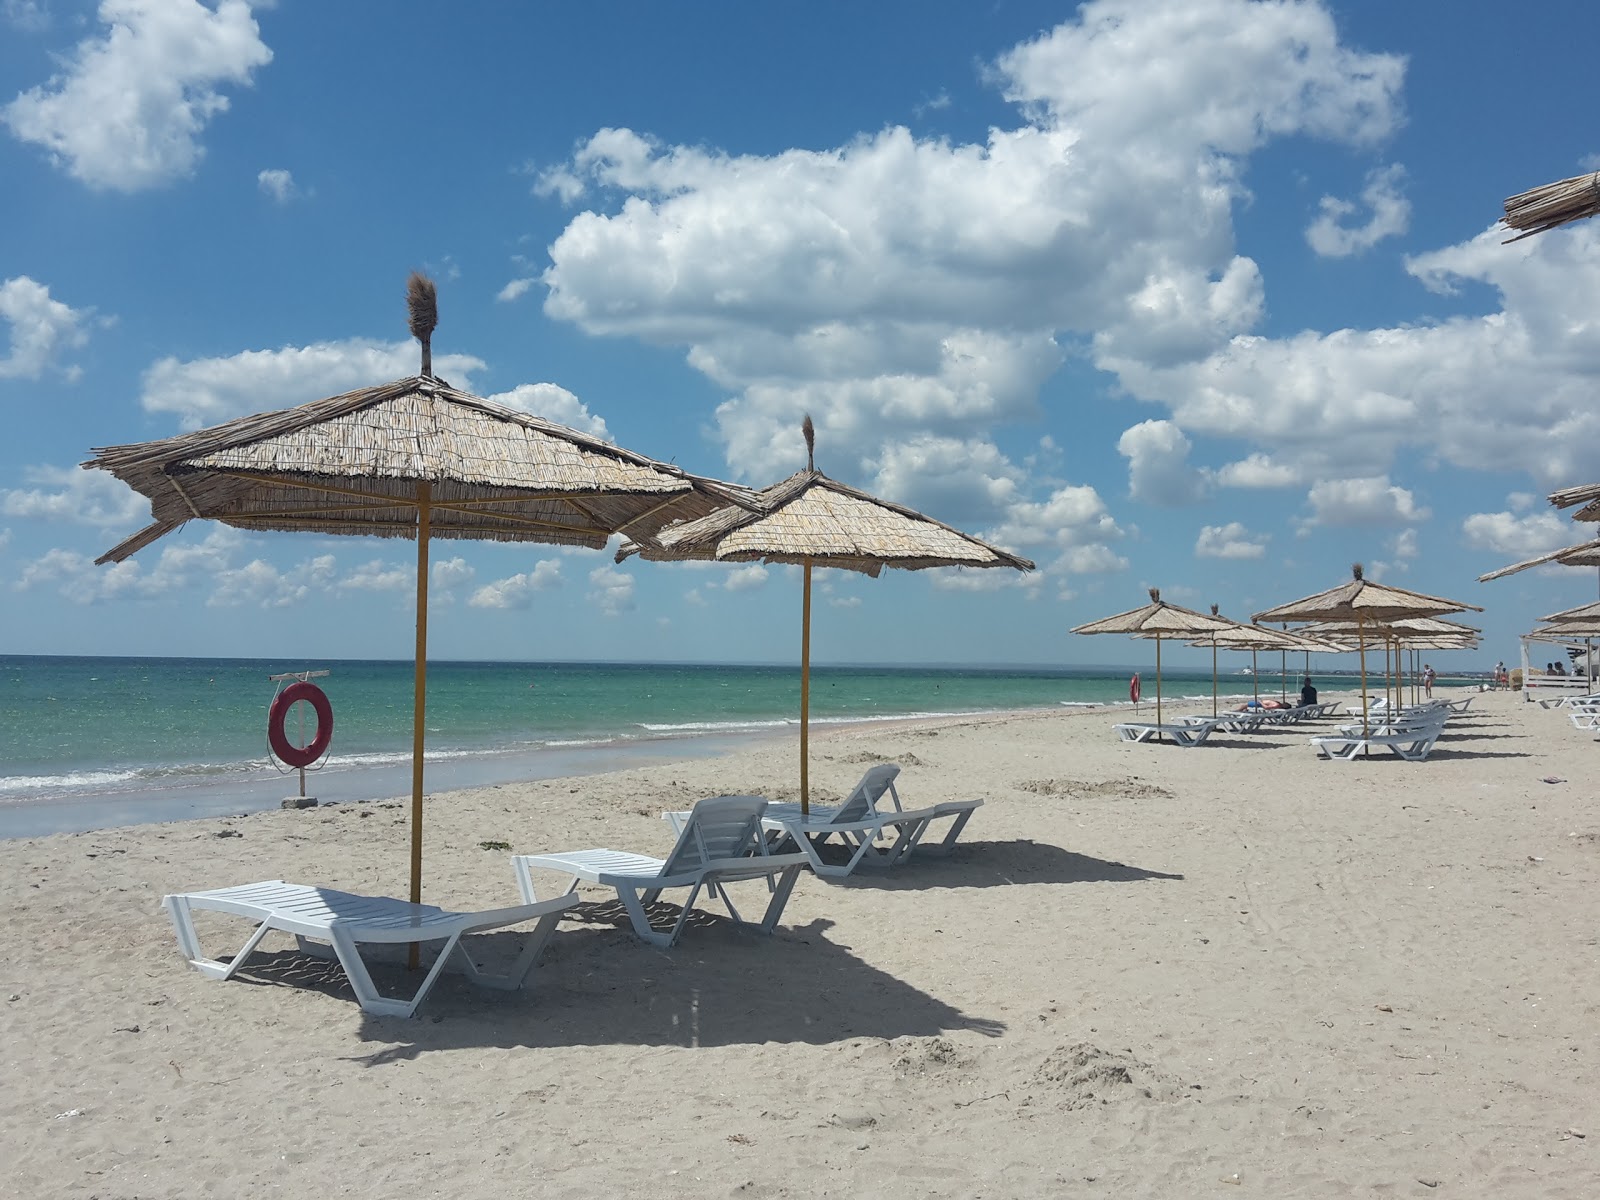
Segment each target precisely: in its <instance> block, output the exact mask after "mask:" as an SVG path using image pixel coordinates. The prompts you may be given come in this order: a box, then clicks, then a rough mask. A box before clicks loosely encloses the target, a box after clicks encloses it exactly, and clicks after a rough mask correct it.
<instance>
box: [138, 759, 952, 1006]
mask: <svg viewBox="0 0 1600 1200" xmlns="http://www.w3.org/2000/svg"><path fill="white" fill-rule="evenodd" d="M899 773H900V768H899V767H898V766H895V765H893V764H889V763H885V764H882V765H880V766H876V767H873V768H872V769H871V770H869V771H868V772H867V773H866V774H865V775H864V776H863V777H862V779H861V782H860V783H858V784H857V785H856V787H855V788H854V789H853V790H852V791H851V793H850V794H849V795H848V796H847V797H845V800H844V802H843V803H842V804H839V805H837V806H834V807H819V808H814V809H812V810H811V811H810V812H809V813H801V812H800V811H799V807H800V806H799V805H790V804H769V803H768V802H767V801H766V800H765V799H763V798H762V797H760V796H713V797H710V798H708V799H705V800H701V801H700V802H699V803H698V804H696V805H695V806H694V808H693V809H691V810H689V811H687V812H675V813H663V814H662V815H663V816H664V817H665V818H667V819H668V820H670V821H671V822H672V824H673V827H674V829H676V830H677V833H678V838H677V842H676V844H675V845H674V846H673V848H672V850H671V852H670V853H669V854H668V855H667V857H666V858H654V857H652V856H650V855H645V854H634V853H630V852H627V851H621V850H607V849H594V850H575V851H566V852H560V853H552V854H522V855H515V856H513V857H512V860H511V866H512V874H513V877H514V878H515V880H516V883H517V886H518V888H519V890H520V891H521V893H522V898H523V901H524V903H522V904H520V905H515V906H513V907H510V908H499V909H491V910H488V911H486V912H451V911H448V910H445V909H441V908H437V907H435V906H433V905H429V904H412V903H409V902H407V901H403V900H394V899H390V898H388V897H373V896H357V895H352V894H350V893H348V892H339V891H334V890H332V889H328V888H317V887H307V886H305V885H302V884H293V883H285V882H284V881H282V880H277V879H274V880H266V881H263V882H260V883H252V884H244V885H242V886H238V887H227V888H217V889H213V890H210V891H198V892H184V893H178V894H175V895H170V896H167V897H165V898H164V899H163V901H162V904H163V906H164V907H165V908H166V910H167V914H168V916H169V917H170V918H171V920H172V925H173V929H174V930H175V931H176V933H177V938H178V948H179V951H180V952H181V953H182V954H183V956H184V957H185V958H186V959H188V960H189V962H190V963H191V965H193V966H194V967H195V968H196V969H198V970H199V971H200V972H201V973H202V974H204V975H205V976H206V977H207V978H209V979H219V980H221V979H228V978H230V977H231V976H232V975H233V974H234V973H235V972H237V971H238V970H239V968H240V967H241V966H243V965H244V963H245V961H246V960H247V959H248V958H249V957H250V955H251V954H252V953H253V952H254V951H255V950H256V948H257V946H258V945H259V944H260V942H261V940H262V938H263V937H265V936H266V935H267V934H268V933H270V932H272V931H274V930H278V931H280V932H283V933H288V934H291V935H293V936H294V938H295V941H296V944H297V946H298V947H299V949H300V950H301V951H302V952H304V953H312V954H319V955H322V956H331V957H333V958H336V959H337V960H338V962H339V965H340V966H341V967H343V969H344V973H345V975H346V976H347V977H348V978H349V980H350V984H351V987H352V989H353V990H354V991H355V994H356V999H357V1000H358V1001H359V1002H360V1004H361V1007H362V1009H364V1010H365V1011H367V1012H369V1013H372V1014H374V1015H377V1016H401V1017H409V1016H411V1015H412V1014H413V1013H415V1012H416V1010H417V1006H418V1005H420V1004H421V1003H422V1001H423V1000H424V999H425V998H426V996H427V995H428V992H429V991H430V990H431V989H432V988H433V985H434V983H435V982H436V981H437V980H438V977H439V975H440V973H441V972H442V971H444V970H446V969H450V968H455V969H459V970H460V971H462V973H463V974H465V975H466V976H467V978H468V979H469V980H471V981H472V982H474V983H477V984H480V985H483V986H486V987H495V988H503V989H516V988H519V987H521V986H522V984H523V981H524V980H525V979H526V977H527V975H528V972H529V971H530V970H531V969H532V967H533V965H534V963H535V962H536V961H537V959H538V957H539V955H540V954H541V953H542V951H543V950H544V947H545V945H546V944H547V943H548V942H549V940H550V938H551V936H552V935H553V934H554V933H555V929H556V925H557V923H558V922H559V921H560V919H561V917H562V916H563V914H565V913H566V912H568V911H569V910H570V909H572V908H573V907H574V906H576V905H577V904H578V903H579V899H578V896H577V895H576V888H577V885H578V883H579V882H580V881H582V882H587V883H593V884H598V885H600V886H602V887H608V888H614V889H615V890H616V893H617V898H618V900H619V901H620V902H621V904H622V907H623V909H624V911H625V912H626V913H627V914H628V918H629V921H630V923H631V924H632V926H633V930H634V932H635V933H636V934H637V935H638V936H639V937H640V938H641V939H642V940H644V941H646V942H648V943H650V944H652V945H655V946H661V947H668V946H671V945H672V944H673V943H675V942H676V941H677V940H678V937H679V935H680V934H681V933H682V932H683V928H684V925H685V923H686V922H687V920H688V918H689V914H690V913H691V911H692V910H693V908H694V905H695V901H696V900H697V899H699V897H700V896H701V895H702V894H705V895H707V896H710V897H712V898H715V899H718V900H720V901H721V902H722V904H723V905H724V907H726V908H727V910H728V913H729V916H730V917H731V918H732V919H733V921H734V922H735V923H736V924H738V925H741V926H747V927H754V928H759V929H760V930H761V931H762V932H764V933H771V932H772V931H773V929H774V928H776V926H777V924H778V922H779V920H780V919H781V918H782V916H783V910H784V908H785V906H786V905H787V904H788V902H789V897H790V895H791V893H792V892H793V891H794V886H795V883H796V881H797V880H798V878H799V875H800V873H801V871H803V870H805V869H807V868H810V869H811V870H812V871H814V872H815V873H816V874H818V875H820V876H823V877H824V878H833V879H836V878H839V877H841V876H845V875H849V874H850V873H851V872H853V871H854V870H855V869H856V868H857V867H858V866H863V865H872V866H880V867H892V866H898V865H901V864H903V863H905V862H906V861H908V860H909V859H911V858H912V856H913V855H914V854H915V855H917V856H918V857H921V856H923V855H926V854H930V853H938V852H944V851H948V850H949V849H950V848H951V847H952V846H953V845H954V844H955V842H956V839H957V838H958V837H960V835H961V832H962V830H963V829H965V827H966V824H967V821H968V820H969V819H970V818H971V816H972V814H973V812H974V811H976V809H977V808H978V807H980V806H981V805H982V803H983V801H981V800H968V801H956V802H949V803H942V804H936V805H932V806H930V807H927V808H923V809H916V810H908V809H906V808H904V806H903V805H902V804H901V801H900V796H899V793H898V792H897V791H896V790H895V787H894V780H895V777H896V776H897V775H898V774H899ZM886 794H887V795H888V796H889V798H890V805H889V806H884V807H880V802H881V801H882V800H883V798H884V796H885V795H886ZM946 821H948V822H949V824H948V826H945V827H944V833H943V837H942V838H941V839H939V840H938V841H929V840H927V835H928V834H929V832H930V831H931V830H933V829H934V828H935V827H936V826H941V825H943V823H944V822H946ZM833 838H838V839H839V841H840V843H841V845H842V846H843V847H844V848H845V851H846V858H845V861H843V862H839V861H837V860H836V859H834V858H833V857H831V855H830V856H825V854H824V850H825V849H826V848H827V847H828V844H829V842H830V840H831V839H833ZM539 871H547V872H553V873H557V874H559V875H563V876H565V878H566V882H565V885H564V888H563V889H562V890H560V892H559V894H557V895H555V896H553V897H550V898H546V899H543V900H541V899H540V898H539V897H538V895H537V894H536V890H535V880H536V876H535V872H539ZM754 880H761V881H764V882H765V883H766V885H767V891H768V899H767V905H766V911H765V912H764V914H763V916H762V918H761V920H760V921H759V922H747V921H745V920H744V919H743V918H742V917H741V916H740V915H739V912H738V910H737V909H736V908H735V907H734V905H733V901H732V899H731V898H730V897H729V895H728V890H727V889H728V885H729V884H731V883H740V882H748V881H754ZM680 888H686V889H688V894H687V897H686V898H685V900H684V901H683V904H682V905H681V907H680V908H679V911H678V914H677V916H676V919H675V920H674V921H673V922H672V924H671V925H670V926H669V927H667V928H665V929H661V928H657V927H656V926H655V925H653V924H652V923H651V920H650V914H649V912H648V911H647V906H649V905H652V904H654V903H655V902H656V901H657V900H658V899H659V898H660V896H661V894H662V893H663V892H665V891H668V890H675V889H680ZM197 911H207V912H218V913H226V914H231V915H233V916H240V917H247V918H249V919H251V920H253V921H255V922H256V928H255V930H254V932H252V933H251V935H250V936H249V938H248V939H247V940H246V941H245V943H244V945H243V947H242V948H241V949H240V950H239V951H237V952H236V953H235V954H234V955H232V956H231V958H229V959H227V960H222V959H215V958H210V957H208V956H207V955H206V954H205V953H204V951H203V950H202V949H201V946H200V938H199V935H198V933H197V931H196V927H195V921H194V913H195V912H197ZM529 922H533V923H534V929H533V931H532V933H531V934H529V936H528V938H527V940H526V941H525V943H524V945H523V948H522V951H521V953H520V955H519V956H518V957H517V959H516V961H515V962H514V963H513V964H512V966H511V968H510V969H509V970H508V971H506V972H505V973H503V974H500V975H489V974H485V973H484V972H482V971H480V970H479V968H478V966H477V965H476V964H475V963H474V962H473V960H472V958H471V956H470V955H469V954H468V953H467V950H466V947H465V945H464V944H463V939H464V938H465V937H466V935H468V934H476V933H483V932H487V931H489V930H493V929H502V928H506V927H508V926H513V925H522V924H527V923H529ZM412 943H430V944H431V943H439V944H440V949H439V951H438V954H437V957H436V958H435V959H434V961H433V964H432V967H431V968H430V970H429V971H428V973H427V975H426V976H425V977H424V978H423V980H422V982H421V983H420V984H419V985H418V986H417V988H416V990H415V992H414V993H413V994H412V995H411V996H410V997H408V998H393V997H386V996H383V995H382V994H380V992H379V991H378V989H377V987H376V986H375V985H374V983H373V981H372V976H371V974H370V972H369V970H368V968H367V964H366V962H365V961H364V960H363V958H362V955H361V950H360V947H361V946H363V945H368V946H371V945H377V946H380V947H381V946H385V945H387V946H397V945H408V944H412Z"/></svg>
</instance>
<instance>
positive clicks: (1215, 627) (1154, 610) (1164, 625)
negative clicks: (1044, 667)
mask: <svg viewBox="0 0 1600 1200" xmlns="http://www.w3.org/2000/svg"><path fill="white" fill-rule="evenodd" d="M1235 624H1236V622H1234V621H1230V620H1228V619H1227V618H1226V617H1208V616H1206V615H1205V614H1204V613H1197V612H1195V611H1194V609H1192V608H1184V607H1183V606H1182V605H1180V604H1168V603H1167V602H1166V601H1165V600H1163V599H1162V598H1161V589H1160V588H1151V589H1150V603H1149V604H1146V605H1145V606H1144V607H1143V608H1130V609H1129V610H1128V611H1127V612H1120V613H1116V614H1115V615H1113V616H1109V617H1101V618H1100V620H1098V621H1090V622H1089V623H1088V624H1087V625H1078V626H1075V627H1074V628H1073V630H1072V632H1073V633H1121V634H1127V635H1128V636H1130V637H1150V638H1154V639H1155V643H1156V724H1157V725H1159V724H1161V639H1162V638H1164V637H1165V638H1174V637H1176V638H1185V639H1188V638H1195V637H1199V636H1200V635H1202V634H1208V633H1220V632H1222V631H1224V630H1226V629H1228V628H1230V627H1231V626H1233V625H1235Z"/></svg>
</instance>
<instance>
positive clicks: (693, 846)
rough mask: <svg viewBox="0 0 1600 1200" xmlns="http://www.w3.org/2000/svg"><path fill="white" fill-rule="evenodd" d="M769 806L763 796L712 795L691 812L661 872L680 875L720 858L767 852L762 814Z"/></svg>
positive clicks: (741, 856)
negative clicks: (763, 835)
mask: <svg viewBox="0 0 1600 1200" xmlns="http://www.w3.org/2000/svg"><path fill="white" fill-rule="evenodd" d="M766 808H767V802H766V801H765V800H764V799H762V798H761V797H760V796H708V797H706V798H705V799H704V800H701V801H700V802H699V803H698V804H696V805H695V806H694V808H693V809H692V810H691V811H690V813H689V819H688V821H686V822H685V823H684V826H683V832H682V833H680V834H679V835H678V844H677V845H675V846H674V847H673V848H672V853H671V854H669V855H667V860H666V863H665V864H664V865H663V866H662V868H661V873H662V874H663V875H677V874H681V873H682V872H684V871H693V870H697V869H698V868H700V867H703V866H705V865H706V863H708V862H713V861H715V860H717V859H719V858H743V857H744V856H745V855H746V854H749V853H751V852H752V851H755V852H758V853H762V852H765V849H766V841H765V839H764V838H763V837H762V836H761V815H762V814H763V813H764V812H765V811H766Z"/></svg>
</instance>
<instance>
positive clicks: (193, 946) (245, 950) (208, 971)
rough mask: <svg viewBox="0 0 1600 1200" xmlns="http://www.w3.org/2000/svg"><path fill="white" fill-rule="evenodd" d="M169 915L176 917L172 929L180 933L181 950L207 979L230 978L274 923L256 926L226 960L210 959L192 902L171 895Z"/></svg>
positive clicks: (179, 943)
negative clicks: (195, 917) (195, 923)
mask: <svg viewBox="0 0 1600 1200" xmlns="http://www.w3.org/2000/svg"><path fill="white" fill-rule="evenodd" d="M165 907H166V910H167V915H168V916H169V917H171V918H172V928H173V929H174V930H175V931H176V932H177V935H178V950H179V952H180V953H182V955H183V956H184V957H185V958H186V959H188V960H189V963H190V965H191V966H193V967H194V968H195V970H197V971H199V972H200V973H201V974H202V975H204V976H205V977H206V978H207V979H227V978H228V977H229V976H231V975H232V974H233V973H234V972H235V971H237V970H238V969H239V968H240V967H241V966H243V965H244V961H245V959H247V958H249V957H250V955H251V954H252V953H253V952H254V951H255V948H256V947H257V946H259V945H260V944H261V939H262V938H264V937H266V936H267V931H268V930H270V929H271V928H272V926H271V925H270V924H269V923H268V922H266V921H263V922H261V924H260V925H258V926H256V931H255V932H254V933H252V934H251V935H250V940H249V941H247V942H245V944H244V946H243V947H241V948H240V949H239V950H238V952H237V953H235V954H234V956H233V957H232V959H230V960H229V961H228V962H222V961H220V960H218V959H215V958H207V957H206V954H205V951H203V950H202V949H201V948H200V936H199V934H197V933H196V932H195V928H194V914H193V912H191V911H190V908H189V902H188V900H187V899H186V898H185V897H183V896H168V897H167V898H166V901H165Z"/></svg>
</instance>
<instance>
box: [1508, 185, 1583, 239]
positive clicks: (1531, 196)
mask: <svg viewBox="0 0 1600 1200" xmlns="http://www.w3.org/2000/svg"><path fill="white" fill-rule="evenodd" d="M1597 212H1600V172H1594V173H1591V174H1588V175H1574V176H1573V177H1572V178H1571V179H1561V180H1558V181H1556V182H1555V183H1547V184H1544V185H1542V186H1541V187H1536V188H1531V189H1530V190H1528V191H1526V192H1521V193H1519V194H1517V195H1515V196H1512V197H1510V198H1509V199H1507V200H1506V215H1505V223H1506V224H1507V225H1509V226H1510V227H1511V228H1512V229H1516V230H1519V231H1520V232H1519V233H1518V234H1517V236H1516V237H1514V238H1507V239H1506V241H1507V243H1510V242H1520V241H1521V240H1522V239H1523V238H1525V237H1532V236H1533V235H1534V234H1536V233H1543V232H1544V231H1545V230H1547V229H1555V228H1557V227H1558V226H1561V225H1566V224H1568V223H1570V222H1572V221H1581V220H1583V219H1584V218H1585V217H1592V216H1594V215H1595V213H1597Z"/></svg>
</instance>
